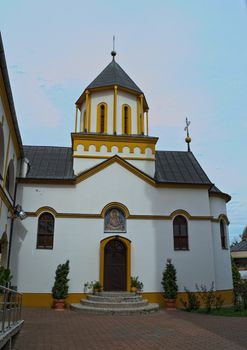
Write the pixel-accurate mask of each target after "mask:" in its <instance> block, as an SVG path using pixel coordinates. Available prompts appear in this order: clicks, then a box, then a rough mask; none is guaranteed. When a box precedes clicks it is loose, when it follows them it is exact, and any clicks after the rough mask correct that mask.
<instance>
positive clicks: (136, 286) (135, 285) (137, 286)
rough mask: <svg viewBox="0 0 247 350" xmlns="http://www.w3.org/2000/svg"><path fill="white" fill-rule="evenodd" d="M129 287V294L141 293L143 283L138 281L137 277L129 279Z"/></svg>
mask: <svg viewBox="0 0 247 350" xmlns="http://www.w3.org/2000/svg"><path fill="white" fill-rule="evenodd" d="M130 287H131V292H133V293H137V292H139V293H140V292H141V291H142V290H143V283H142V282H141V281H139V276H136V277H133V276H131V277H130Z"/></svg>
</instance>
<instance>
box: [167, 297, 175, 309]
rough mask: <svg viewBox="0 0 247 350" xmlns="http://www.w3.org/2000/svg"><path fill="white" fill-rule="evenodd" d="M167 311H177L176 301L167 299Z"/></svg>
mask: <svg viewBox="0 0 247 350" xmlns="http://www.w3.org/2000/svg"><path fill="white" fill-rule="evenodd" d="M166 310H176V299H166Z"/></svg>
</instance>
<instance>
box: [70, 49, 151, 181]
mask: <svg viewBox="0 0 247 350" xmlns="http://www.w3.org/2000/svg"><path fill="white" fill-rule="evenodd" d="M111 55H112V61H111V62H110V64H108V66H107V67H106V68H105V69H104V70H103V71H102V72H101V73H100V74H99V75H98V76H97V77H96V78H95V79H94V80H93V81H92V83H91V84H89V85H88V87H87V88H86V89H85V90H84V92H83V93H82V95H81V96H80V97H79V99H78V100H77V101H76V121H75V132H74V133H72V134H71V137H72V145H73V158H74V172H75V174H79V173H81V172H82V171H84V170H86V169H89V168H91V167H92V166H94V165H96V164H98V163H100V162H102V161H103V160H106V159H108V158H111V157H112V156H114V155H116V154H117V155H118V156H119V157H122V158H123V159H125V160H126V161H128V162H130V163H131V164H133V165H134V166H135V167H137V168H139V169H140V170H142V171H144V172H145V173H147V174H148V175H150V176H154V163H155V145H156V143H157V141H158V138H156V137H150V136H149V134H148V104H147V101H146V98H145V95H144V93H143V92H142V91H141V90H140V88H139V87H138V86H137V85H136V84H135V83H134V81H133V80H132V79H131V78H130V77H129V76H128V75H127V74H126V73H125V71H124V70H123V69H122V68H121V67H120V65H119V64H118V63H117V62H116V60H115V56H116V52H115V51H112V52H111Z"/></svg>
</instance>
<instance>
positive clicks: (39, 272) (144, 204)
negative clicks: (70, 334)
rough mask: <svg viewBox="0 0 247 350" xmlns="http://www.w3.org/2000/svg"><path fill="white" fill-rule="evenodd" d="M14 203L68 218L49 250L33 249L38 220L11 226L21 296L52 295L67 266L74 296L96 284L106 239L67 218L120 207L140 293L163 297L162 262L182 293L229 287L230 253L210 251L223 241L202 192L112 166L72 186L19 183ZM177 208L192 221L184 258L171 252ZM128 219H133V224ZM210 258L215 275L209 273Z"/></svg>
mask: <svg viewBox="0 0 247 350" xmlns="http://www.w3.org/2000/svg"><path fill="white" fill-rule="evenodd" d="M102 184H104V185H102ZM18 201H20V202H22V205H23V208H24V210H25V211H27V212H32V213H33V215H34V213H35V212H36V211H37V210H38V209H40V208H41V207H44V206H49V207H52V208H53V209H54V210H55V211H56V212H57V213H58V214H66V213H67V214H68V215H67V216H66V215H65V216H66V217H57V218H56V219H55V236H54V248H53V250H38V249H36V240H37V223H38V217H35V216H30V217H28V218H27V219H26V220H24V221H23V222H17V223H16V227H15V234H14V237H15V239H14V242H13V251H12V254H14V255H15V256H16V257H17V259H16V260H15V261H14V262H13V264H12V270H13V273H14V281H15V283H16V284H17V286H18V289H19V290H20V291H22V292H28V293H49V292H50V290H51V287H52V284H53V281H54V274H55V269H56V266H57V265H58V264H59V263H62V262H65V260H66V259H69V260H70V265H71V271H70V292H71V293H82V292H83V284H84V283H85V282H87V281H91V280H96V279H99V270H100V258H99V257H100V254H99V252H100V241H101V240H102V239H104V238H106V237H108V236H111V234H108V233H104V228H103V227H104V226H103V222H104V221H103V218H101V217H94V218H88V217H79V215H78V217H77V218H72V217H71V215H69V213H73V214H95V215H96V214H100V213H101V212H102V209H103V208H104V207H105V206H106V205H107V204H109V203H111V202H120V203H122V204H123V205H125V206H126V207H127V208H128V210H129V213H130V218H129V219H127V233H123V234H121V235H122V236H123V237H126V238H128V239H129V240H131V246H132V248H131V255H132V259H131V275H138V276H139V277H140V279H141V280H142V281H143V283H144V292H150V293H151V292H160V291H161V285H160V281H161V278H162V271H163V269H164V266H165V263H166V260H167V258H171V259H172V261H173V263H174V265H175V267H176V269H177V274H178V284H179V290H180V291H181V292H182V291H183V289H184V286H186V287H187V288H190V289H192V290H193V289H194V287H195V283H198V284H200V283H205V284H207V286H208V287H210V285H211V282H212V281H215V283H216V285H217V287H218V288H219V289H221V288H223V289H230V288H231V286H232V285H231V277H230V276H229V274H226V275H225V276H224V283H223V280H221V276H220V275H219V274H220V273H221V271H224V270H225V266H229V254H225V253H226V252H225V251H224V252H222V251H221V249H218V248H215V249H214V244H220V242H216V241H214V239H213V237H214V234H213V232H212V221H211V220H210V219H209V216H210V206H209V197H208V192H207V189H192V188H181V189H179V188H156V187H153V186H151V185H149V184H147V183H146V182H144V181H143V180H141V179H139V178H138V177H137V176H135V175H134V174H132V173H130V172H129V171H127V170H126V169H125V168H123V167H122V166H121V165H119V164H117V163H114V164H112V165H111V166H109V167H107V168H105V169H104V170H102V171H101V172H99V173H97V174H95V175H94V176H92V177H90V178H87V179H86V180H84V181H82V182H81V183H79V184H78V185H76V186H64V187H62V186H58V185H57V186H56V185H24V184H22V185H20V187H19V190H18ZM179 209H180V210H183V211H186V212H187V213H188V215H187V216H190V217H191V219H188V228H189V229H188V231H189V250H188V251H174V249H173V227H172V220H173V216H172V215H171V214H172V213H173V212H174V211H175V210H179ZM133 215H138V216H139V217H138V219H136V218H135V217H131V216H133ZM58 216H59V215H58ZM60 216H61V215H60ZM140 216H142V217H140ZM160 216H163V218H161V217H160ZM214 225H217V224H216V223H214ZM215 251H217V254H218V260H217V262H216V263H217V264H218V265H219V267H218V270H216V269H215V267H214V263H215Z"/></svg>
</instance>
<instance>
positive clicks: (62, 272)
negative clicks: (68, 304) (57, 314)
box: [52, 260, 69, 310]
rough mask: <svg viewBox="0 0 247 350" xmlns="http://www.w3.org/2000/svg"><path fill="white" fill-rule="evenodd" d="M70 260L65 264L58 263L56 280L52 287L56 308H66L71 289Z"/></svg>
mask: <svg viewBox="0 0 247 350" xmlns="http://www.w3.org/2000/svg"><path fill="white" fill-rule="evenodd" d="M68 274H69V260H67V261H66V263H65V264H60V265H58V267H57V269H56V275H55V282H54V285H53V288H52V296H53V299H54V304H53V306H54V308H55V310H64V305H65V299H66V298H67V296H68V290H69V285H68V282H69V279H68Z"/></svg>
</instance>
